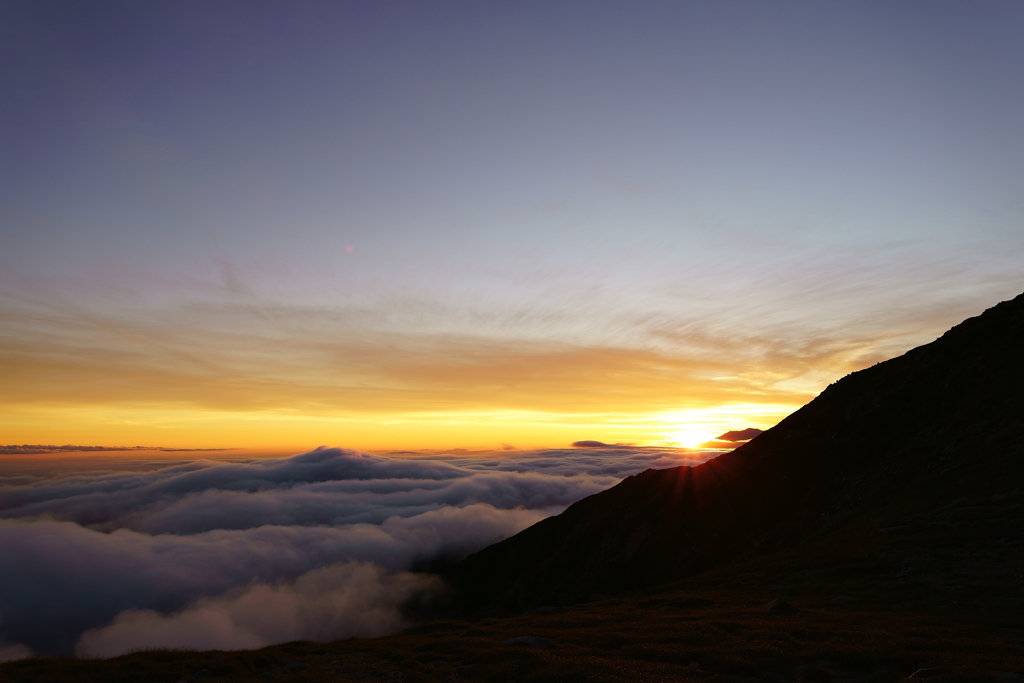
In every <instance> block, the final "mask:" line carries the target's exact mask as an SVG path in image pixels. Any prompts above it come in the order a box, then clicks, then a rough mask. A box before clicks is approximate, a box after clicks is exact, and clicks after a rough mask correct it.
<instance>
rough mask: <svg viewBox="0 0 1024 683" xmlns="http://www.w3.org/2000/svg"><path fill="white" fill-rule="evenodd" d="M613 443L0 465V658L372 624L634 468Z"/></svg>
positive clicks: (636, 458) (238, 644)
mask: <svg viewBox="0 0 1024 683" xmlns="http://www.w3.org/2000/svg"><path fill="white" fill-rule="evenodd" d="M714 455H715V453H696V452H692V451H681V450H673V449H639V448H622V447H607V448H602V447H597V448H576V449H566V450H544V451H532V452H516V453H515V454H511V455H499V454H482V455H479V454H478V455H475V456H474V455H461V456H451V455H448V456H446V455H435V456H430V457H424V456H419V455H412V454H406V455H398V456H384V455H373V454H369V453H361V452H358V451H352V450H346V449H340V448H323V447H321V448H318V449H316V450H314V451H311V452H308V453H302V454H300V455H295V456H292V457H288V458H277V459H271V460H251V461H236V462H224V461H210V460H196V461H194V462H188V463H181V464H175V465H170V466H167V467H162V468H160V469H155V470H151V471H144V472H138V471H133V472H125V471H111V470H91V471H80V472H75V473H70V474H63V475H58V476H17V477H8V478H6V479H5V478H3V477H0V549H2V552H0V660H3V659H13V658H17V657H23V656H26V655H28V654H31V653H32V652H41V653H52V654H70V653H75V654H78V655H80V656H110V655H115V654H120V653H123V652H127V651H130V650H132V649H136V648H146V647H192V648H198V649H239V648H255V647H262V646H264V645H269V644H272V643H279V642H287V641H290V640H298V639H304V640H321V641H328V640H333V639H337V638H344V637H348V636H365V637H371V636H378V635H384V634H387V633H393V632H395V631H398V630H400V629H402V628H405V627H407V626H408V625H409V622H408V621H407V618H406V617H405V616H403V609H402V608H403V605H406V604H408V603H409V602H410V601H415V600H421V599H423V597H424V596H427V595H430V594H431V593H434V592H438V591H443V590H444V588H443V585H442V584H441V581H440V579H439V578H437V577H436V576H434V575H432V574H430V573H428V572H425V571H422V570H423V569H424V568H429V567H431V566H437V565H438V563H441V562H450V561H455V560H458V559H461V558H463V557H465V556H466V555H469V554H471V553H474V552H476V551H478V550H481V549H482V548H484V547H486V546H488V545H490V544H492V543H496V542H498V541H500V540H502V539H504V538H507V537H509V536H511V535H513V534H516V533H518V532H519V531H521V530H523V529H525V528H526V527H528V526H530V525H531V524H534V523H535V522H537V521H539V520H541V519H543V518H545V517H548V516H549V515H553V514H558V513H559V512H561V511H562V510H564V509H565V508H566V507H568V506H569V505H571V504H572V503H574V502H576V501H577V500H580V499H581V498H584V497H586V496H589V495H591V494H593V493H597V492H599V491H602V490H604V489H606V488H609V487H611V486H613V485H614V484H616V483H618V482H619V481H621V479H622V478H624V477H626V476H629V475H632V474H636V473H638V472H641V471H643V470H645V469H648V468H666V467H676V466H680V465H695V464H699V463H700V462H703V461H705V460H707V459H709V458H710V457H713V456H714Z"/></svg>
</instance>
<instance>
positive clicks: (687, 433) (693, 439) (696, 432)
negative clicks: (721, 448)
mask: <svg viewBox="0 0 1024 683" xmlns="http://www.w3.org/2000/svg"><path fill="white" fill-rule="evenodd" d="M715 436H716V435H715V433H714V432H707V431H703V430H701V429H680V430H678V431H676V432H673V433H672V437H673V439H674V440H675V442H676V443H678V444H679V445H680V446H684V447H686V448H697V447H698V446H700V445H701V444H702V443H704V442H705V441H711V440H712V439H714V438H715Z"/></svg>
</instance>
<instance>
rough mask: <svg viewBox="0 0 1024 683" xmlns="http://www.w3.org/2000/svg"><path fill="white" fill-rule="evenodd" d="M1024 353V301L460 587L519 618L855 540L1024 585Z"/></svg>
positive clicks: (579, 520)
mask: <svg viewBox="0 0 1024 683" xmlns="http://www.w3.org/2000/svg"><path fill="white" fill-rule="evenodd" d="M1022 354H1024V295H1021V296H1018V297H1016V298H1015V299H1013V300H1011V301H1007V302H1003V303H1001V304H999V305H997V306H995V307H994V308H992V309H989V310H988V311H986V312H985V313H984V314H982V315H981V316H978V317H976V318H971V319H968V320H966V321H965V322H963V323H961V324H960V325H957V326H956V327H954V328H953V329H951V330H950V331H949V332H947V333H946V334H944V335H943V336H942V337H941V338H939V339H938V340H936V341H935V342H932V343H931V344H927V345H925V346H921V347H919V348H916V349H913V350H911V351H909V352H907V353H906V354H904V355H903V356H900V357H898V358H894V359H892V360H889V361H886V362H884V363H879V364H878V365H875V366H874V367H871V368H868V369H866V370H862V371H860V372H856V373H853V374H851V375H849V376H847V377H845V378H843V379H842V380H840V381H838V382H836V383H835V384H833V385H831V386H829V387H828V388H827V389H826V390H825V391H824V392H822V394H821V395H820V396H818V397H817V398H816V399H814V400H813V401H812V402H811V403H809V404H808V405H806V406H804V407H803V408H801V409H800V410H799V411H797V412H796V413H794V414H793V415H791V416H790V417H788V418H787V419H785V420H784V421H783V422H781V423H780V424H779V425H777V426H776V427H775V428H773V429H771V430H769V431H767V432H765V433H763V434H761V435H760V436H757V437H756V438H755V439H754V440H752V441H751V442H749V443H748V444H746V445H744V446H741V447H740V448H738V449H737V450H735V451H733V452H731V453H728V454H725V455H722V456H720V457H719V458H717V459H715V460H712V461H710V462H707V463H705V464H703V465H700V466H697V467H693V468H690V467H681V468H674V469H669V470H648V471H646V472H643V473H641V474H638V475H636V476H633V477H629V478H628V479H626V480H624V481H623V482H621V483H620V484H619V485H618V486H615V487H614V488H612V489H609V490H608V491H605V492H603V493H600V494H597V495H594V496H591V497H589V498H586V499H584V500H582V501H580V502H578V503H576V504H575V505H573V506H572V507H570V508H569V509H568V510H566V511H565V512H564V513H563V514H561V515H559V516H557V517H552V518H549V519H547V520H544V521H542V522H540V523H538V524H536V525H534V526H532V527H530V528H529V529H527V530H525V531H523V532H522V533H520V534H518V535H516V536H514V537H512V538H510V539H508V540H506V541H503V542H502V543H498V544H496V545H493V546H491V547H489V548H486V549H485V550H483V551H481V552H480V553H477V554H476V555H473V556H471V557H469V558H467V559H466V560H464V561H463V562H461V563H459V564H458V565H456V566H455V567H454V568H453V569H452V570H451V571H450V572H449V573H448V576H447V578H448V580H449V581H450V583H452V584H453V585H454V586H455V587H456V589H457V592H458V594H459V596H460V599H461V600H462V605H463V607H464V608H465V609H467V610H468V611H470V612H471V613H477V614H482V613H489V614H512V613H517V612H520V611H522V610H523V609H525V608H528V607H535V606H538V605H541V604H552V603H556V604H557V603H566V604H567V603H572V602H576V601H579V600H582V599H585V598H586V596H587V595H589V594H591V593H595V592H602V593H615V592H620V591H625V590H632V589H636V588H641V587H644V586H649V585H654V584H657V583H663V582H666V581H670V580H673V579H677V578H680V577H685V576H690V575H693V574H696V573H699V572H701V571H703V570H706V569H709V568H712V567H721V566H723V564H725V563H728V562H735V561H739V560H749V559H750V558H757V557H764V556H766V555H769V554H771V553H778V552H780V551H793V549H797V548H801V547H807V546H808V545H813V544H814V543H822V542H825V541H823V539H827V538H833V539H836V538H838V539H839V540H833V541H831V543H833V544H836V543H838V544H839V545H840V546H842V547H846V546H848V547H850V548H854V547H857V548H861V547H862V546H861V545H858V544H856V543H852V542H851V540H850V539H851V538H852V537H851V536H850V534H858V535H859V537H862V538H868V539H871V540H872V542H873V543H876V545H877V543H881V542H882V539H884V540H885V542H886V543H888V544H889V546H892V544H893V543H896V544H897V545H898V544H900V543H903V544H904V545H905V546H906V547H907V548H910V547H911V546H914V547H916V548H917V549H916V550H915V552H917V553H918V554H919V555H920V554H924V555H925V559H926V560H927V558H928V557H930V556H928V553H929V552H930V553H933V554H934V553H945V555H944V557H945V556H947V555H948V557H947V558H946V559H947V560H948V562H947V563H946V564H947V565H948V567H947V569H948V571H949V572H953V571H954V565H955V572H956V573H957V574H959V575H964V576H968V575H969V574H970V571H971V567H975V568H976V567H978V566H983V567H984V568H985V571H986V572H988V573H989V574H992V573H993V572H994V574H999V575H1000V576H1003V577H1004V578H1006V579H1011V578H1014V577H1016V576H1017V575H1019V574H1020V573H1022V572H1024V565H1022V557H1024V551H1022V549H1021V548H1020V546H1019V545H1017V544H1018V543H1019V542H1020V540H1021V533H1020V531H1019V530H1020V529H1024V395H1022V391H1024V356H1022ZM894 530H895V536H894V535H893V534H894ZM901 530H902V531H901ZM1007 530H1009V531H1007ZM1014 530H1017V531H1014ZM836 534H846V536H842V537H839V536H836ZM901 534H902V536H901ZM894 538H895V539H897V540H896V541H893V540H892V539H894ZM921 543H925V545H927V548H926V549H925V550H922V549H921V548H920V547H917V546H920V544H921ZM915 544H917V546H915ZM879 547H880V546H879ZM890 549H892V548H890ZM850 552H853V551H852V550H851V551H850ZM857 552H862V551H861V550H858V551H857ZM878 552H879V553H880V554H882V555H884V554H885V553H884V552H882V551H881V550H879V551H878ZM841 559H842V557H841V554H840V560H841ZM849 559H851V560H852V559H854V558H853V557H852V556H851V557H850V558H849ZM950 562H952V563H953V564H950ZM979 563H980V564H979Z"/></svg>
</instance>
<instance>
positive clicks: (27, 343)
mask: <svg viewBox="0 0 1024 683" xmlns="http://www.w3.org/2000/svg"><path fill="white" fill-rule="evenodd" d="M83 309H84V306H83V305H82V304H80V303H79V304H77V305H75V306H71V305H67V304H66V303H65V304H63V305H61V306H55V305H48V304H40V303H39V302H38V301H24V300H22V301H18V302H15V303H13V304H8V305H7V306H5V307H3V308H0V313H2V315H3V318H4V320H5V325H6V329H7V330H8V331H9V332H10V333H9V334H6V335H4V336H2V337H0V363H2V365H0V374H2V376H3V388H4V390H3V392H2V394H0V402H2V407H3V409H2V412H0V433H2V434H3V435H4V438H3V441H4V442H5V443H47V444H63V443H74V444H77V445H107V446H124V445H146V446H165V447H178V448H198V447H235V448H286V449H287V448H294V449H303V448H310V447H313V446H316V445H320V444H329V445H340V446H345V447H351V448H362V449H389V448H409V449H420V448H454V447H470V448H473V447H484V448H496V447H500V445H501V444H508V445H511V446H515V447H517V448H533V447H545V446H564V445H566V444H568V443H571V442H572V441H576V440H583V439H594V440H600V441H605V442H608V443H635V444H639V445H659V444H671V443H680V444H684V445H690V444H692V443H695V442H697V441H703V440H706V439H709V438H711V437H713V436H716V435H718V434H719V433H721V432H724V431H727V430H729V429H739V428H744V427H748V426H754V427H760V428H767V427H770V426H772V425H773V424H775V423H777V422H778V421H779V420H780V419H781V418H782V417H784V416H785V415H787V414H789V413H790V412H792V411H793V410H795V409H796V408H798V407H799V406H800V405H802V404H804V403H806V402H807V401H808V400H809V399H810V398H812V397H813V396H814V395H815V394H816V393H817V392H818V391H820V390H821V389H822V388H823V387H824V386H825V385H827V384H828V383H829V382H831V381H834V380H835V379H838V378H839V377H841V376H843V375H844V374H846V373H848V372H850V371H852V370H856V369H859V368H861V367H865V366H867V365H870V364H872V363H874V362H877V361H879V360H883V359H885V358H886V357H889V356H891V355H893V354H895V353H898V352H899V351H900V350H902V349H903V348H909V346H912V345H915V344H916V343H920V342H924V341H928V340H929V339H928V337H929V335H932V336H934V335H935V334H937V333H938V332H940V331H941V329H939V328H941V326H942V325H945V324H946V323H945V322H944V321H942V320H941V319H938V320H936V319H935V318H936V317H938V316H932V317H929V316H927V315H923V316H919V317H916V318H910V319H904V320H903V321H902V324H901V323H900V322H899V321H897V320H895V319H888V320H884V319H883V320H884V322H885V323H886V324H885V327H884V328H883V329H877V328H875V329H874V330H873V331H874V334H873V335H872V334H862V335H858V334H856V331H851V332H850V333H849V334H848V335H847V336H845V337H844V336H841V335H839V334H836V333H835V331H832V332H831V333H830V332H828V331H821V330H819V331H818V332H817V333H816V336H811V334H810V333H811V332H813V327H812V326H806V325H805V326H802V327H800V328H798V330H799V332H800V333H802V334H801V335H800V336H799V337H798V338H795V337H796V335H794V333H793V332H792V330H790V329H788V326H782V327H777V328H772V327H771V326H767V327H766V326H765V325H764V322H763V321H761V322H758V321H757V318H756V316H754V315H747V316H746V317H747V319H748V323H747V324H746V325H742V324H738V325H736V326H735V327H730V326H729V325H727V324H725V323H723V322H722V321H721V320H719V321H718V322H717V323H714V324H712V323H711V322H708V323H707V324H703V325H700V324H690V325H687V326H683V327H680V328H678V329H676V330H675V331H674V332H673V333H672V334H669V333H668V332H667V331H666V330H665V329H664V327H659V326H657V325H655V326H654V328H651V327H647V328H644V329H642V330H641V329H638V330H634V336H633V338H632V339H631V341H632V344H631V345H627V344H626V343H620V344H618V345H616V344H613V343H610V342H609V341H607V337H606V339H605V340H603V341H604V343H594V344H591V345H586V344H584V343H581V342H579V341H576V342H571V341H560V340H558V339H548V340H544V339H537V338H532V339H531V338H525V339H524V338H516V337H515V336H514V335H512V334H510V333H508V332H507V331H506V332H505V333H504V334H503V335H502V336H499V335H497V334H491V335H489V336H484V335H483V334H480V335H473V334H472V333H470V332H462V333H461V334H456V333H455V332H438V331H426V332H424V331H421V332H419V333H416V332H415V331H410V330H408V329H407V330H405V331H397V330H395V331H392V330H382V329H380V326H379V325H377V326H375V325H373V324H370V323H367V322H365V321H363V322H362V323H361V324H356V323H354V322H353V320H352V316H350V315H345V314H344V313H343V312H341V313H339V312H338V311H330V310H326V309H316V308H308V307H301V306H284V305H275V306H258V305H255V304H254V303H253V302H252V301H250V300H247V301H243V302H231V301H221V302H219V303H216V304H212V303H209V302H206V303H203V304H201V305H196V304H194V303H193V304H185V305H179V306H176V307H168V308H165V309H162V310H154V309H135V310H132V309H126V308H122V309H119V310H114V309H111V308H110V307H107V308H106V309H105V310H104V311H102V312H98V311H96V310H93V311H88V310H83ZM949 315H951V314H947V317H949ZM563 322H565V321H563ZM375 327H376V329H375ZM427 327H429V326H427ZM655 328H656V329H655ZM869 331H871V330H869ZM522 336H526V335H522ZM563 336H570V335H563ZM593 336H595V337H598V336H599V335H597V334H596V333H595V334H594V335H593ZM666 340H668V341H666Z"/></svg>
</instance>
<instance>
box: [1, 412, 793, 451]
mask: <svg viewBox="0 0 1024 683" xmlns="http://www.w3.org/2000/svg"><path fill="white" fill-rule="evenodd" d="M796 407H797V406H790V405H780V404H768V405H757V404H734V405H724V406H709V407H706V408H700V409H692V410H688V411H680V412H673V413H589V414H588V413H554V412H541V411H536V412H525V411H498V410H494V411H451V412H445V413H439V412H435V413H406V414H393V415H366V414H362V415H359V414H347V415H340V416H334V417H329V416H323V415H301V414H295V413H292V414H288V413H281V412H226V411H224V412H217V411H203V410H152V409H151V410H146V409H142V408H135V409H128V408H120V409H114V408H112V407H105V406H97V407H91V408H63V409H61V408H53V409H49V410H40V409H38V408H37V409H31V408H29V407H21V408H20V409H16V410H11V411H7V412H6V413H5V414H3V415H2V416H0V434H3V437H2V439H0V441H2V442H3V443H5V444H26V443H28V444H55V445H61V444H74V445H80V446H108V447H118V446H136V445H142V446H151V447H165V448H232V449H236V448H237V449H253V448H255V449H279V450H291V451H294V452H299V451H303V450H309V449H312V448H315V447H316V446H319V445H328V446H338V447H343V448H354V449H359V450H389V449H410V450H420V449H449V448H485V449H500V448H503V447H504V448H506V449H509V450H511V449H532V448H558V447H567V446H568V445H569V444H571V443H572V442H574V441H581V440H588V439H589V440H599V441H603V442H605V443H629V444H635V445H637V446H671V445H681V446H684V447H691V448H692V447H697V446H699V444H701V443H703V442H705V441H709V440H711V439H712V438H714V437H715V436H718V435H719V434H721V433H723V432H725V431H729V430H730V429H742V428H745V427H750V426H756V427H760V428H767V427H770V426H772V425H774V424H775V423H777V422H778V421H779V420H780V419H781V418H782V417H784V416H785V415H786V414H788V413H789V412H792V411H793V410H794V409H795V408H796Z"/></svg>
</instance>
